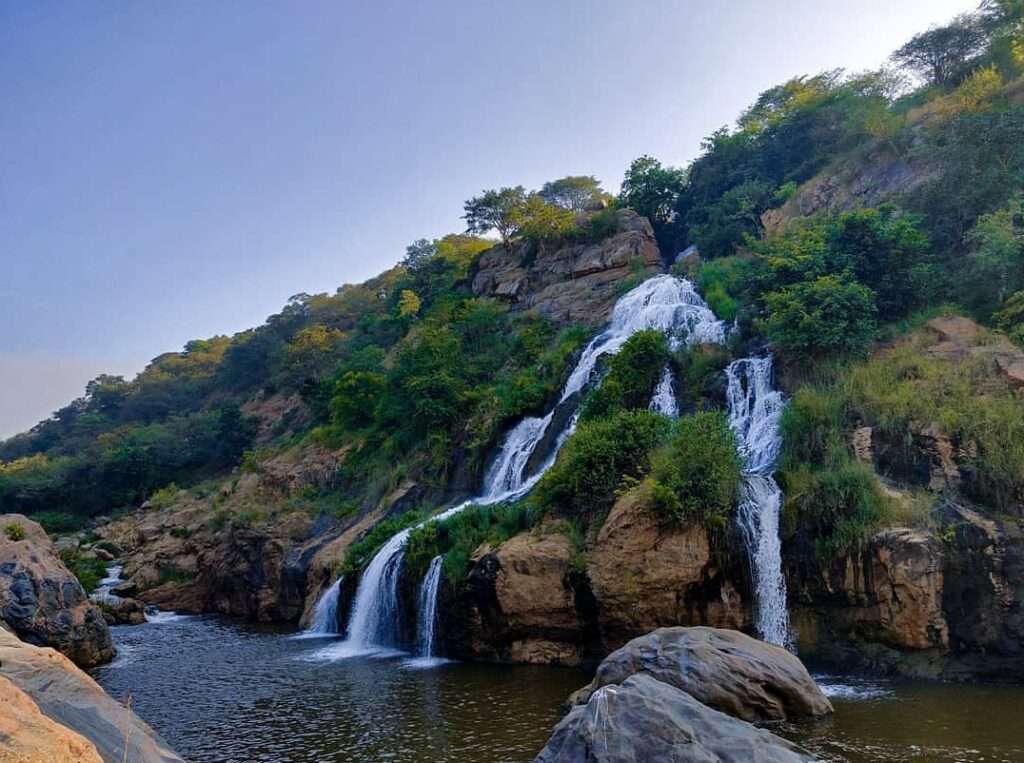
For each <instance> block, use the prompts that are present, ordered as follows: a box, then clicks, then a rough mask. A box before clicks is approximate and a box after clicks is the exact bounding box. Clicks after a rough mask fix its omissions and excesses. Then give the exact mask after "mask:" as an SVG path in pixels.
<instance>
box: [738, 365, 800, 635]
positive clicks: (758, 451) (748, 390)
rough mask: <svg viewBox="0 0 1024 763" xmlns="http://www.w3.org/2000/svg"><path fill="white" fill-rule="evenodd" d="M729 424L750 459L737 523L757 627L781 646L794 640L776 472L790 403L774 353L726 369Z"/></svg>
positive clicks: (744, 457) (739, 445)
mask: <svg viewBox="0 0 1024 763" xmlns="http://www.w3.org/2000/svg"><path fill="white" fill-rule="evenodd" d="M726 376H727V377H728V380H729V384H728V388H727V390H726V398H727V401H728V406H729V425H730V426H731V427H732V429H733V431H734V432H735V433H736V440H737V445H738V447H739V451H740V455H741V456H742V458H743V462H744V475H743V487H742V490H741V495H740V505H739V509H738V510H737V522H738V524H739V527H740V530H741V532H742V534H743V541H744V544H745V545H746V547H747V554H748V555H749V557H750V562H751V567H752V572H753V578H754V595H755V598H756V602H757V618H756V625H757V632H758V635H760V637H761V638H762V639H764V640H765V641H768V642H770V643H772V644H778V645H779V646H786V645H788V644H789V643H790V634H789V612H788V609H787V605H786V580H785V578H784V577H783V575H782V544H781V542H780V540H779V513H780V510H781V506H782V490H781V489H780V488H779V486H778V484H777V483H776V482H775V480H774V478H773V477H772V473H773V472H774V471H775V462H776V459H777V458H778V455H779V450H780V449H781V447H782V434H781V432H780V430H779V422H780V419H781V418H782V410H783V407H784V405H785V402H784V400H783V398H782V393H781V392H779V391H778V390H777V389H775V388H774V387H773V386H772V357H771V356H770V355H767V356H765V357H762V358H744V359H742V360H736V361H734V362H732V363H730V364H729V367H728V368H727V369H726Z"/></svg>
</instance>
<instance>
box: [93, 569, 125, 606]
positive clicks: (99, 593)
mask: <svg viewBox="0 0 1024 763" xmlns="http://www.w3.org/2000/svg"><path fill="white" fill-rule="evenodd" d="M123 572H124V565H123V564H119V563H117V562H114V563H113V564H110V565H108V566H107V576H106V577H105V578H103V579H102V580H100V582H99V584H98V585H97V586H96V590H95V591H93V592H92V594H91V595H90V596H89V598H90V599H92V600H93V601H97V602H102V603H103V604H111V605H113V604H117V603H118V602H120V601H121V597H120V596H118V595H117V594H115V593H114V589H115V588H117V587H118V586H119V585H121V583H123V582H124V580H123V579H122V578H121V573H123Z"/></svg>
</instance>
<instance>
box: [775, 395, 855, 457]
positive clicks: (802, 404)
mask: <svg viewBox="0 0 1024 763" xmlns="http://www.w3.org/2000/svg"><path fill="white" fill-rule="evenodd" d="M845 405H846V401H845V400H844V399H843V395H842V393H841V391H840V390H837V389H836V388H835V387H812V386H804V387H800V388H799V389H797V390H796V392H794V393H793V397H792V398H791V399H790V400H789V403H788V404H787V405H786V410H785V411H784V412H783V414H782V442H783V447H782V459H781V461H782V465H783V467H784V468H785V467H787V466H796V465H797V464H801V463H807V464H817V465H825V464H828V463H829V462H830V461H831V460H833V459H834V458H835V454H836V453H840V454H842V453H845V447H846V444H845V442H844V440H843V424H844V418H845Z"/></svg>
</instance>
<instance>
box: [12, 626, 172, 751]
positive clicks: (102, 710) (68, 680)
mask: <svg viewBox="0 0 1024 763" xmlns="http://www.w3.org/2000/svg"><path fill="white" fill-rule="evenodd" d="M0 748H2V749H0V760H3V761H6V760H13V761H39V762H40V763H41V762H42V761H46V763H65V761H66V762H67V763H72V762H73V763H94V761H101V760H102V761H104V763H123V762H124V761H132V763H183V761H182V759H181V758H180V757H178V756H177V755H176V754H175V753H174V752H172V751H171V750H170V749H169V748H168V747H167V745H166V744H165V743H164V741H163V740H162V739H160V737H159V736H158V735H157V734H156V732H154V731H153V729H151V728H150V727H149V726H148V725H146V723H144V722H143V721H142V720H141V719H140V718H139V717H138V716H137V715H135V713H133V712H132V711H131V710H130V709H129V708H126V707H125V706H124V705H122V704H121V703H119V702H117V701H115V700H114V699H113V698H111V697H110V696H109V695H107V693H106V692H104V691H103V689H101V688H100V686H99V685H98V684H97V683H96V682H95V681H93V680H92V679H91V678H90V677H89V676H88V675H86V674H85V673H84V672H82V671H81V670H79V669H78V668H77V667H75V666H74V665H73V664H72V663H71V662H70V661H69V660H68V659H67V658H66V657H64V656H63V655H61V654H59V653H58V652H56V651H54V650H53V649H46V648H41V647H37V646H32V645H30V644H26V643H24V642H22V641H21V640H19V639H18V638H17V637H16V636H15V635H14V634H12V633H9V632H8V631H6V630H4V629H3V628H0ZM7 753H11V754H12V757H10V758H8V757H5V756H6V755H7Z"/></svg>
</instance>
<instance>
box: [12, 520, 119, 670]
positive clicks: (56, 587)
mask: <svg viewBox="0 0 1024 763" xmlns="http://www.w3.org/2000/svg"><path fill="white" fill-rule="evenodd" d="M10 528H18V529H17V530H14V529H10ZM0 620H2V621H3V622H4V623H6V624H7V626H8V627H9V628H10V629H11V630H12V631H14V632H15V633H16V634H18V636H19V637H21V638H22V639H24V640H25V641H27V642H29V643H31V644H37V645H39V646H52V647H54V648H55V649H58V650H59V651H61V652H63V653H64V654H66V655H67V656H68V657H70V658H71V659H72V660H74V661H75V662H76V663H77V664H79V665H81V666H82V667H92V666H93V665H99V664H101V663H103V662H107V661H109V660H110V659H111V658H113V656H114V646H113V643H112V642H111V639H110V631H109V629H108V628H107V623H106V621H105V620H104V619H103V614H102V613H101V612H100V610H99V609H98V608H97V607H96V606H95V605H94V604H93V603H92V602H90V601H89V598H88V596H86V594H85V591H84V590H83V589H82V585H81V583H79V582H78V579H77V578H76V577H75V576H74V575H73V574H72V573H71V572H70V571H69V570H68V569H67V567H65V566H64V564H63V562H61V560H60V556H59V554H58V553H57V548H56V546H55V545H54V544H53V542H52V541H51V540H50V539H49V538H48V537H47V535H46V532H45V531H44V530H43V528H42V527H40V526H39V525H38V524H37V523H36V522H33V521H32V520H30V519H28V518H27V517H24V516H22V515H20V514H3V515H0Z"/></svg>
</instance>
